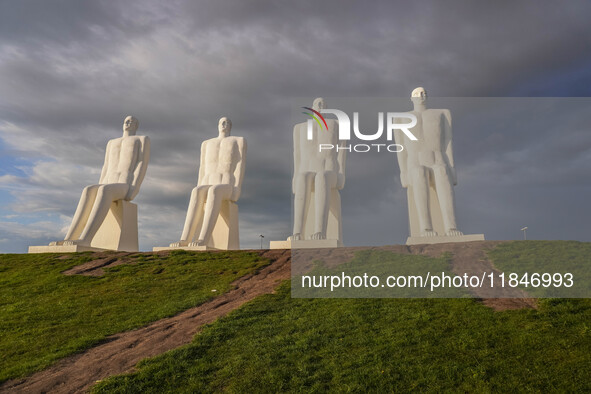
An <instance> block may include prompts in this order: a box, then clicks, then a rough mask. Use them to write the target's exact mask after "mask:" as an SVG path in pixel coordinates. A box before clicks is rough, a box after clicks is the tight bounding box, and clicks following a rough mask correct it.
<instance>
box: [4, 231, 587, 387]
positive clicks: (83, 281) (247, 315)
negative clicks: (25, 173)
mask: <svg viewBox="0 0 591 394" xmlns="http://www.w3.org/2000/svg"><path fill="white" fill-rule="evenodd" d="M488 256H489V258H490V259H491V260H492V261H493V262H494V264H495V266H497V267H502V268H503V269H510V270H512V271H515V272H517V271H519V270H522V271H523V270H532V269H537V268H541V267H551V266H556V263H557V262H560V263H563V264H565V265H566V266H569V267H574V268H577V267H578V269H579V271H580V272H582V273H583V274H584V273H586V272H589V267H590V266H591V243H581V242H562V241H527V242H512V243H505V244H501V245H499V246H497V247H496V248H495V249H494V250H492V251H490V252H489V253H488ZM127 257H128V258H129V259H131V260H130V261H128V263H131V264H123V265H118V266H115V267H111V268H105V269H104V275H102V276H97V277H88V276H80V275H74V276H64V275H63V274H61V272H63V271H66V270H68V269H70V268H72V267H75V266H77V265H79V264H81V263H84V262H87V261H90V260H92V259H93V258H96V256H94V257H93V255H92V254H79V255H70V256H58V255H0V319H1V320H0V334H1V335H0V353H1V354H3V356H5V357H3V358H2V360H0V371H2V375H1V376H2V377H3V379H4V380H5V379H8V378H13V377H17V376H23V375H26V374H29V373H31V372H32V371H34V370H39V369H41V368H44V367H46V366H47V365H48V364H50V363H52V362H53V361H55V360H57V359H59V358H61V357H64V356H66V355H68V354H72V353H73V352H79V351H81V350H83V349H85V348H88V347H90V346H93V345H94V344H96V343H97V342H99V341H100V340H101V339H103V338H105V337H106V336H107V335H109V334H112V333H115V332H119V331H123V330H129V329H131V328H134V327H138V326H142V325H145V324H147V323H148V322H150V321H154V320H156V319H160V318H161V317H164V316H170V315H173V314H175V313H178V312H179V311H181V310H183V309H186V308H189V307H190V306H194V305H197V304H199V303H203V302H205V301H207V300H208V299H211V298H212V297H214V296H216V294H220V293H223V292H224V291H227V290H228V289H229V287H230V283H231V282H232V281H233V280H235V279H236V278H238V277H240V276H243V275H245V274H247V273H250V272H254V271H256V270H258V269H260V268H261V267H262V266H264V265H266V264H268V263H269V262H268V261H267V260H265V259H264V258H261V257H260V256H259V255H258V254H255V253H251V252H224V253H216V254H209V253H187V252H176V253H172V254H171V255H170V256H164V255H154V254H141V253H140V254H136V255H130V256H127ZM395 258H396V259H398V260H399V262H400V263H404V262H405V261H407V262H414V261H416V256H413V255H406V256H404V255H397V257H395ZM423 258H427V257H422V259H423ZM421 261H423V260H421ZM438 261H439V260H438ZM212 289H216V290H217V292H215V293H212V291H211V290H212ZM93 390H94V391H95V392H99V393H111V392H133V393H135V392H154V393H161V392H174V393H177V392H187V393H189V392H191V393H192V392H211V391H221V390H228V391H239V392H260V391H265V392H279V391H280V392H283V391H287V392H296V391H306V392H307V391H313V392H324V391H328V390H330V391H353V392H361V391H368V390H369V391H380V392H381V391H415V390H421V391H432V392H439V391H450V390H454V391H458V390H459V391H486V392H488V391H508V390H512V391H572V392H589V391H591V300H589V299H557V298H554V299H540V300H539V301H538V308H537V309H520V310H507V311H501V312H497V311H494V310H493V309H491V308H489V307H487V306H486V305H484V304H483V303H481V302H479V300H476V299H469V298H458V299H294V298H291V294H290V283H289V281H285V282H284V283H283V284H282V285H281V286H280V287H279V289H278V290H277V292H276V293H275V294H268V295H263V296H260V297H258V298H256V299H255V300H254V301H251V302H249V303H247V304H245V305H243V306H242V307H241V308H239V309H237V310H235V311H234V312H232V313H230V314H229V315H227V316H225V317H223V318H221V319H219V320H217V321H216V322H214V323H212V324H209V325H207V326H205V327H204V328H203V330H202V331H201V332H200V333H199V334H197V335H196V336H195V337H194V340H193V342H192V343H191V344H189V345H186V346H184V347H182V348H179V349H176V350H173V351H170V352H168V353H165V354H162V355H160V356H158V357H155V358H151V359H146V360H144V361H143V362H141V363H140V364H139V365H138V368H137V370H136V371H135V372H134V373H132V374H128V375H121V376H114V377H111V378H108V379H106V380H104V381H102V382H100V383H99V384H98V385H96V386H95V387H94V388H93Z"/></svg>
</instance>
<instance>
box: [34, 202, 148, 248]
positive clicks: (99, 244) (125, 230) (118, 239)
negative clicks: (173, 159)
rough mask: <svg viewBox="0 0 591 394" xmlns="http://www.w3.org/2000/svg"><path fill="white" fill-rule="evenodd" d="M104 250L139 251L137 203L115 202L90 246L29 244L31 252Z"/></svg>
mask: <svg viewBox="0 0 591 394" xmlns="http://www.w3.org/2000/svg"><path fill="white" fill-rule="evenodd" d="M103 250H115V251H122V252H137V251H139V242H138V230H137V205H136V204H134V203H132V202H129V201H125V200H118V201H115V202H113V203H112V204H111V207H110V209H109V212H108V213H107V216H106V217H105V220H104V221H103V223H102V224H101V226H100V227H99V229H98V231H97V232H96V234H95V236H94V238H93V239H92V241H91V242H90V246H80V245H41V246H29V253H73V252H87V251H103Z"/></svg>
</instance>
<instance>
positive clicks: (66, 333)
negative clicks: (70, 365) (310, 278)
mask: <svg viewBox="0 0 591 394" xmlns="http://www.w3.org/2000/svg"><path fill="white" fill-rule="evenodd" d="M60 256H61V255H59V254H31V255H16V254H13V255H11V254H5V255H0V355H1V357H0V382H1V381H5V380H7V379H11V378H17V377H21V376H24V375H27V374H29V373H31V372H33V371H37V370H40V369H43V368H45V367H47V366H49V365H50V364H51V363H53V362H54V361H56V360H57V359H60V358H62V357H65V356H67V355H70V354H73V353H76V352H79V351H81V350H83V349H86V348H88V347H90V346H92V345H95V344H97V343H98V342H100V341H101V340H102V339H104V338H105V337H107V336H108V335H111V334H115V333H118V332H121V331H126V330H130V329H133V328H137V327H141V326H144V325H146V324H147V323H149V322H152V321H155V320H158V319H161V318H163V317H167V316H172V315H174V314H176V313H179V312H180V311H183V310H185V309H188V308H190V307H192V306H195V305H198V304H201V303H203V302H205V301H207V300H208V299H211V298H213V297H214V296H217V295H220V294H223V293H224V292H226V291H228V290H229V289H230V283H231V282H232V281H234V280H235V279H237V278H239V277H241V276H243V275H246V274H247V273H250V272H253V271H255V270H256V269H258V268H260V267H262V266H264V265H266V264H268V261H267V260H266V259H263V258H260V257H259V256H258V255H257V254H255V253H246V252H224V253H215V254H210V253H191V252H185V251H175V252H172V253H171V254H170V256H169V257H160V256H158V255H152V254H137V255H136V256H135V257H134V259H135V261H136V263H135V264H126V265H120V266H116V267H113V268H110V269H107V270H105V271H106V274H105V275H104V276H102V277H87V276H78V275H76V276H65V275H62V274H61V273H60V272H62V271H64V270H67V269H69V268H71V267H74V266H76V265H78V264H81V263H83V262H86V261H90V260H92V254H90V253H80V254H72V255H71V257H70V258H67V259H59V258H58V257H60ZM213 289H216V290H217V292H212V290H213Z"/></svg>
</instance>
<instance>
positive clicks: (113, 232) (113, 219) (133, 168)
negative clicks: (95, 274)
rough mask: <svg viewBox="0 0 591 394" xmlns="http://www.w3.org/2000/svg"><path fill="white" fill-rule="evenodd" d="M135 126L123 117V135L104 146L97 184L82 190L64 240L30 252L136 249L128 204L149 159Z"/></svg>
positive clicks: (134, 216)
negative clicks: (104, 151) (102, 162)
mask: <svg viewBox="0 0 591 394" xmlns="http://www.w3.org/2000/svg"><path fill="white" fill-rule="evenodd" d="M138 126H139V122H138V120H137V119H136V118H135V117H133V116H128V117H126V118H125V120H124V122H123V136H121V137H120V138H116V139H113V140H110V141H109V142H108V143H107V149H106V154H105V163H104V165H103V169H102V171H101V176H100V179H99V182H98V184H96V185H91V186H87V187H85V188H84V190H83V191H82V196H81V197H80V201H79V203H78V208H76V212H75V213H74V218H73V219H72V223H71V225H70V228H69V229H68V232H67V234H66V237H65V238H64V240H63V241H56V242H52V243H50V244H49V248H48V247H39V246H32V247H30V248H29V251H30V252H52V251H62V250H63V251H83V250H92V249H112V250H126V251H137V250H138V240H137V238H138V237H137V206H136V205H135V204H132V203H130V201H132V200H133V199H134V198H135V196H137V194H138V193H139V191H140V186H141V184H142V181H143V179H144V176H145V175H146V170H147V168H148V162H149V159H150V139H149V138H148V137H147V136H136V135H135V134H136V131H137V129H138ZM52 247H53V248H52ZM55 247H57V249H59V250H57V249H55ZM68 247H70V248H68ZM71 247H73V248H71ZM54 249H55V250H54Z"/></svg>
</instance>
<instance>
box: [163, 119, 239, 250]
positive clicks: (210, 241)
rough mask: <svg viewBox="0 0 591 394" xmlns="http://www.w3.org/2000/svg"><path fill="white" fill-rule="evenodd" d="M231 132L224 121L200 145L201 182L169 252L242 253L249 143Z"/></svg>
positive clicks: (199, 181) (229, 122) (229, 124)
mask: <svg viewBox="0 0 591 394" xmlns="http://www.w3.org/2000/svg"><path fill="white" fill-rule="evenodd" d="M231 130H232V122H231V121H230V119H228V118H226V117H223V118H221V119H220V120H219V122H218V132H219V135H218V136H217V137H216V138H212V139H209V140H206V141H204V142H203V143H202V144H201V163H200V165H199V179H198V182H197V186H196V187H195V188H194V189H193V191H192V192H191V200H190V201H189V208H188V209H187V217H186V219H185V226H184V228H183V233H182V235H181V239H180V241H179V242H174V243H172V244H170V247H169V248H186V249H208V248H211V249H240V242H239V237H238V206H237V205H236V202H237V201H238V199H239V198H240V193H241V191H242V180H243V179H244V168H245V164H246V140H245V139H244V138H243V137H234V136H231V135H230V131H231ZM195 237H196V238H197V239H196V240H195ZM169 248H154V250H163V249H169Z"/></svg>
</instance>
